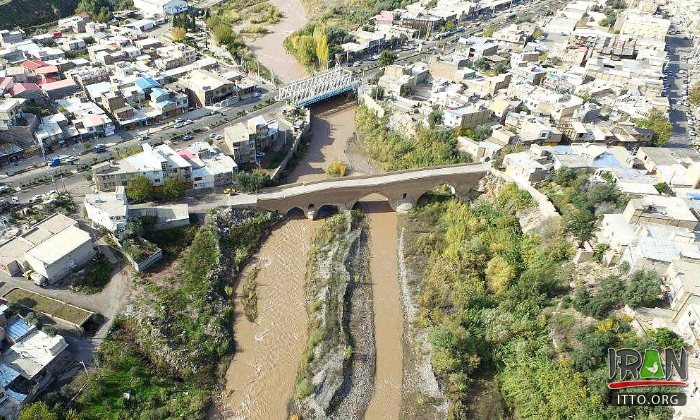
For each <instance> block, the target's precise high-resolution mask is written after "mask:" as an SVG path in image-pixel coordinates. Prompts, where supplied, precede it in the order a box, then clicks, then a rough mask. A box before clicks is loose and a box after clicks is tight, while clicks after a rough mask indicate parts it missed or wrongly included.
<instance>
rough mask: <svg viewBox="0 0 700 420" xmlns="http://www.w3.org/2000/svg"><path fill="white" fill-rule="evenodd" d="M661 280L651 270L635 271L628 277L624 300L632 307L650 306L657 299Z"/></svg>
mask: <svg viewBox="0 0 700 420" xmlns="http://www.w3.org/2000/svg"><path fill="white" fill-rule="evenodd" d="M660 295H661V281H660V280H659V277H658V276H657V275H656V273H654V272H653V271H637V272H635V273H634V274H632V277H630V280H629V285H628V286H627V291H626V292H625V302H626V303H627V304H628V305H629V306H631V307H632V308H638V307H640V306H652V305H654V304H656V303H658V301H659V296H660Z"/></svg>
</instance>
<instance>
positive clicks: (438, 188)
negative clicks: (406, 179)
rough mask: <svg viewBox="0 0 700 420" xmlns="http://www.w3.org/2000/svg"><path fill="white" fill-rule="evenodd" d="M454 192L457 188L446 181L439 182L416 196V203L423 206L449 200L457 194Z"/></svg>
mask: <svg viewBox="0 0 700 420" xmlns="http://www.w3.org/2000/svg"><path fill="white" fill-rule="evenodd" d="M456 192H457V190H456V189H455V187H454V186H452V185H450V184H446V183H439V184H437V185H435V186H434V187H433V188H431V189H429V190H428V191H426V192H424V193H423V194H421V195H420V196H419V197H418V205H419V206H424V205H427V204H430V203H440V202H443V201H447V200H451V199H452V198H453V197H455V196H456V195H457V194H456Z"/></svg>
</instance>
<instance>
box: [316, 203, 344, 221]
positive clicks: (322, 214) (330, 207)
mask: <svg viewBox="0 0 700 420" xmlns="http://www.w3.org/2000/svg"><path fill="white" fill-rule="evenodd" d="M339 211H340V209H339V208H338V206H337V205H335V204H324V205H322V206H321V207H319V208H318V210H317V211H316V218H317V219H324V218H326V217H331V216H333V215H334V214H338V212H339Z"/></svg>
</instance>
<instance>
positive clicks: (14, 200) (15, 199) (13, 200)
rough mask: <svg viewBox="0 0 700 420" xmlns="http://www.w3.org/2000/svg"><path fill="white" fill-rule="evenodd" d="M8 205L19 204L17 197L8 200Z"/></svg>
mask: <svg viewBox="0 0 700 420" xmlns="http://www.w3.org/2000/svg"><path fill="white" fill-rule="evenodd" d="M10 203H12V204H19V197H17V196H14V197H12V199H11V200H10Z"/></svg>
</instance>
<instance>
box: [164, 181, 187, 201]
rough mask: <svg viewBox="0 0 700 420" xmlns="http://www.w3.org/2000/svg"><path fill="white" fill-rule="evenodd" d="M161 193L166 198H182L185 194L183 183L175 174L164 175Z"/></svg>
mask: <svg viewBox="0 0 700 420" xmlns="http://www.w3.org/2000/svg"><path fill="white" fill-rule="evenodd" d="M162 194H163V197H165V198H166V199H167V200H177V199H179V198H182V196H183V195H185V183H184V182H182V180H181V179H180V178H179V177H177V176H168V177H165V181H163V189H162Z"/></svg>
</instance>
